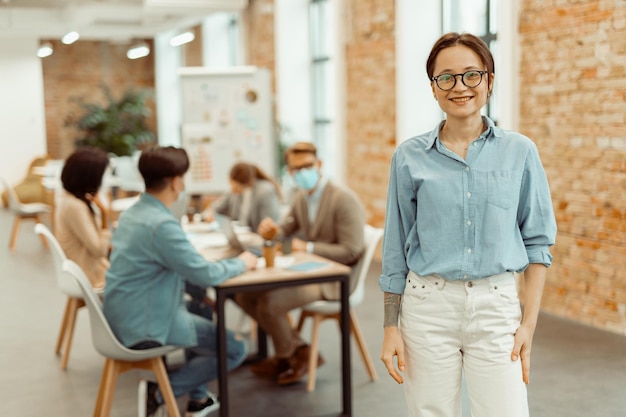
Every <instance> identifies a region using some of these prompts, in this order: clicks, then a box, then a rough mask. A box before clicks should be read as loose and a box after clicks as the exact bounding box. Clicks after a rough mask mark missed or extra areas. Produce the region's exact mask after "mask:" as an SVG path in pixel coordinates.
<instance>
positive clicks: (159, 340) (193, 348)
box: [104, 147, 257, 416]
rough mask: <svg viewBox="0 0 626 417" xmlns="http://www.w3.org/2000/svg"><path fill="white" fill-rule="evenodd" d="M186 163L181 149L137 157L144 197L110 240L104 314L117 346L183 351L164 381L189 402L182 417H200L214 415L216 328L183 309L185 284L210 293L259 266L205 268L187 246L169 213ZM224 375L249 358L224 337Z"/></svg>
mask: <svg viewBox="0 0 626 417" xmlns="http://www.w3.org/2000/svg"><path fill="white" fill-rule="evenodd" d="M188 169H189V159H188V156H187V153H186V152H185V151H184V150H183V149H179V148H174V147H165V148H155V149H151V150H147V151H145V152H143V153H142V155H141V158H140V159H139V171H140V172H141V175H142V176H143V179H144V182H145V185H146V192H145V193H143V194H142V195H141V197H140V199H139V201H138V202H137V203H135V204H134V205H133V206H131V207H130V208H129V209H127V210H126V211H124V212H123V213H122V215H121V216H120V219H119V223H118V226H117V229H116V230H115V232H114V233H113V251H112V253H111V267H110V268H109V270H108V272H107V275H106V287H105V293H104V314H105V316H106V318H107V320H108V322H109V324H110V325H111V328H112V330H113V332H114V333H115V335H116V336H117V338H118V339H119V340H120V342H121V343H122V344H124V345H125V346H128V347H129V348H131V349H147V348H152V347H157V346H162V345H173V346H182V347H185V348H186V358H187V361H186V362H185V364H184V365H183V366H182V367H181V368H179V369H177V370H175V371H173V372H170V373H169V378H170V382H171V385H172V390H173V391H174V395H175V396H177V397H178V396H181V395H184V394H189V404H188V406H187V411H188V412H190V413H195V412H197V414H192V415H195V416H204V415H206V414H207V413H208V412H210V411H212V410H213V409H215V408H216V405H215V403H216V399H215V398H214V397H213V395H212V394H210V393H209V390H208V387H207V383H208V382H209V381H211V380H213V379H215V378H216V377H217V357H216V349H217V347H216V342H217V341H216V337H217V334H216V332H217V329H216V328H215V325H214V324H213V323H212V322H210V321H208V320H206V319H204V318H202V317H200V316H198V315H195V314H191V313H190V312H189V311H188V310H187V309H186V308H185V302H184V296H183V292H184V288H185V281H186V280H187V281H189V282H191V283H193V284H196V285H199V286H202V287H208V286H212V285H217V284H219V283H221V282H223V281H225V280H226V279H228V278H230V277H234V276H237V275H239V274H241V273H243V272H245V271H246V270H249V269H253V268H254V267H255V266H256V261H257V258H256V256H254V255H252V254H251V253H249V252H244V253H242V254H241V255H239V256H238V257H237V258H232V259H225V260H222V261H217V262H210V261H207V260H206V259H205V258H204V257H202V255H200V254H199V253H198V252H197V251H196V250H195V249H194V247H193V246H192V244H191V243H190V242H189V241H188V240H187V237H186V235H185V232H184V231H183V229H182V227H181V225H180V223H179V222H178V219H176V218H175V217H174V215H173V214H172V212H171V211H170V210H169V207H170V206H171V205H172V204H173V203H174V202H175V201H176V200H177V199H178V198H179V196H180V195H181V193H182V192H183V190H184V188H185V182H184V179H183V176H184V175H185V173H186V172H187V170H188ZM227 338H228V340H227V365H228V369H229V370H230V369H233V368H235V367H237V366H238V365H239V364H241V362H242V361H243V360H244V358H245V355H246V348H245V344H244V342H243V341H241V340H237V339H236V338H235V336H234V334H233V333H232V332H228V333H227ZM147 393H148V396H147V398H146V406H147V410H148V415H152V414H154V413H155V412H156V411H157V409H158V408H159V406H160V404H161V403H162V398H161V396H160V392H158V387H157V384H156V383H154V382H148V387H147Z"/></svg>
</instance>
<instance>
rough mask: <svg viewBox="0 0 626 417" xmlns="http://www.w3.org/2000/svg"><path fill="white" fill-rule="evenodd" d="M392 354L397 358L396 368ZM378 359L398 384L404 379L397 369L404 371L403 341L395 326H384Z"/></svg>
mask: <svg viewBox="0 0 626 417" xmlns="http://www.w3.org/2000/svg"><path fill="white" fill-rule="evenodd" d="M394 356H397V358H398V369H396V368H395V366H394V360H393V358H394ZM380 359H381V360H382V361H383V363H384V364H385V368H387V372H389V375H391V377H392V378H393V379H394V380H395V381H396V382H397V383H398V384H402V383H403V382H404V379H403V378H402V375H400V373H399V372H398V370H400V372H404V370H405V369H406V366H405V363H404V343H403V342H402V336H400V330H399V329H398V327H397V326H389V327H385V336H384V338H383V350H382V352H381V354H380Z"/></svg>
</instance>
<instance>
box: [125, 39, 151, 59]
mask: <svg viewBox="0 0 626 417" xmlns="http://www.w3.org/2000/svg"><path fill="white" fill-rule="evenodd" d="M148 55H150V47H149V46H148V44H147V43H145V42H142V43H139V44H137V45H134V46H133V47H132V48H130V49H129V50H128V51H127V52H126V57H127V58H128V59H138V58H143V57H144V56H148Z"/></svg>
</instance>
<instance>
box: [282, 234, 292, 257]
mask: <svg viewBox="0 0 626 417" xmlns="http://www.w3.org/2000/svg"><path fill="white" fill-rule="evenodd" d="M280 251H281V252H282V253H283V255H289V254H290V253H291V251H292V247H291V238H287V239H284V240H283V241H282V242H280Z"/></svg>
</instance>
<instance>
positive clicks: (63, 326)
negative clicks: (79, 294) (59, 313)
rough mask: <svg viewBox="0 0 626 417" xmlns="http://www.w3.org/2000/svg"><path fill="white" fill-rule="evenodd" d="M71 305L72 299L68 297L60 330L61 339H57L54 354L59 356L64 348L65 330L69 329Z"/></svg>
mask: <svg viewBox="0 0 626 417" xmlns="http://www.w3.org/2000/svg"><path fill="white" fill-rule="evenodd" d="M71 304H72V299H71V298H70V297H68V298H67V301H66V303H65V310H64V311H63V321H62V322H61V329H60V330H59V337H58V338H57V344H56V346H55V348H54V353H55V354H57V355H58V354H59V353H60V352H61V346H63V340H64V339H65V330H66V329H67V318H68V317H69V315H70V305H71Z"/></svg>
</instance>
